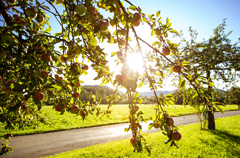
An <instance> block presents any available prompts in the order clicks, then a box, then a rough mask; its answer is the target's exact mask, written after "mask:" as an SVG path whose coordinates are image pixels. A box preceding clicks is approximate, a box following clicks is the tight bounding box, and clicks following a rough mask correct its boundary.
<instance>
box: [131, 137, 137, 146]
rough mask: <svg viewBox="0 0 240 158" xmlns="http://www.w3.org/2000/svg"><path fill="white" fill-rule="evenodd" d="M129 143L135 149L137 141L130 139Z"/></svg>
mask: <svg viewBox="0 0 240 158" xmlns="http://www.w3.org/2000/svg"><path fill="white" fill-rule="evenodd" d="M130 142H131V144H132V146H133V147H136V146H137V143H138V139H137V138H131V139H130Z"/></svg>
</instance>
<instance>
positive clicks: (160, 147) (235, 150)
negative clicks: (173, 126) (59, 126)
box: [44, 116, 240, 158]
mask: <svg viewBox="0 0 240 158" xmlns="http://www.w3.org/2000/svg"><path fill="white" fill-rule="evenodd" d="M239 131H240V116H232V117H225V118H219V119H216V130H215V131H207V130H200V128H199V124H198V123H196V124H190V125H184V126H179V132H180V133H181V134H182V139H181V140H180V141H178V142H177V144H178V146H179V149H177V148H176V147H169V144H164V141H165V140H166V137H165V136H164V135H163V134H162V133H161V132H157V133H153V134H149V135H147V142H149V144H150V145H151V146H152V153H151V155H150V157H161V158H165V157H166V158H169V157H191V158H195V157H196V158H197V157H198V158H199V157H201V158H205V157H211V158H222V157H224V158H225V157H229V158H238V157H239V155H240V145H239V144H240V133H239ZM132 151H133V147H132V146H131V144H130V142H129V139H124V140H120V141H115V142H110V143H106V144H100V145H95V146H92V147H87V148H83V149H77V150H74V151H69V152H64V153H60V154H57V155H54V156H48V157H44V158H55V157H56V158H68V157H71V158H81V157H88V158H91V157H92V158H96V157H107V158H109V157H128V158H129V157H130V158H131V157H132V158H136V157H149V156H148V154H147V152H146V151H144V152H142V153H133V152H132Z"/></svg>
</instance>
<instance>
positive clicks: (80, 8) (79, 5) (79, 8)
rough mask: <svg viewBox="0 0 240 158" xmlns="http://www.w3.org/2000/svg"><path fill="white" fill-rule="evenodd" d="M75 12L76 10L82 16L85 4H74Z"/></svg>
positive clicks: (84, 11)
mask: <svg viewBox="0 0 240 158" xmlns="http://www.w3.org/2000/svg"><path fill="white" fill-rule="evenodd" d="M75 12H77V13H78V14H79V15H80V16H83V15H84V14H85V13H86V9H85V6H84V5H82V4H77V5H76V6H75Z"/></svg>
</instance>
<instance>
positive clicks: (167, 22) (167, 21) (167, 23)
mask: <svg viewBox="0 0 240 158" xmlns="http://www.w3.org/2000/svg"><path fill="white" fill-rule="evenodd" d="M169 23H170V22H169V18H168V17H167V20H166V25H167V26H168V25H169Z"/></svg>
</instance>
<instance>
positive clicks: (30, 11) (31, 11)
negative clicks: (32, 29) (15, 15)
mask: <svg viewBox="0 0 240 158" xmlns="http://www.w3.org/2000/svg"><path fill="white" fill-rule="evenodd" d="M25 13H26V15H27V16H28V17H29V18H31V19H33V18H36V16H37V12H36V11H35V10H34V9H33V8H32V7H31V8H27V9H26V10H25Z"/></svg>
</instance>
